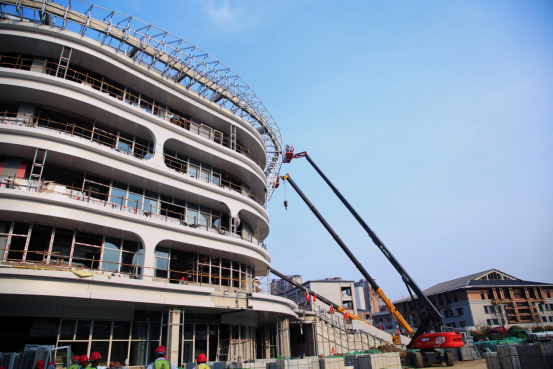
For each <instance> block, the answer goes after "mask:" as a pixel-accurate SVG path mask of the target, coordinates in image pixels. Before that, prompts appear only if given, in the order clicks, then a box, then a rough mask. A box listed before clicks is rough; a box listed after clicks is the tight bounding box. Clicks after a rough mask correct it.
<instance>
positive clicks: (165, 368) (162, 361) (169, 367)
mask: <svg viewBox="0 0 553 369" xmlns="http://www.w3.org/2000/svg"><path fill="white" fill-rule="evenodd" d="M154 354H155V356H156V360H155V361H154V362H153V363H151V364H150V365H148V367H147V368H146V369H177V367H176V366H174V365H173V363H171V362H169V360H167V359H166V358H165V355H166V354H167V350H166V349H165V346H158V348H156V351H155V352H154Z"/></svg>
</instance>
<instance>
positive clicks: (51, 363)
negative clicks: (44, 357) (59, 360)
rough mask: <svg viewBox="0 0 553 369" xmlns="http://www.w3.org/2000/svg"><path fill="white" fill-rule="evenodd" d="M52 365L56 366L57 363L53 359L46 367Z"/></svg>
mask: <svg viewBox="0 0 553 369" xmlns="http://www.w3.org/2000/svg"><path fill="white" fill-rule="evenodd" d="M50 365H53V366H56V363H54V362H53V361H50V362H49V363H48V365H47V366H46V367H49V366H50Z"/></svg>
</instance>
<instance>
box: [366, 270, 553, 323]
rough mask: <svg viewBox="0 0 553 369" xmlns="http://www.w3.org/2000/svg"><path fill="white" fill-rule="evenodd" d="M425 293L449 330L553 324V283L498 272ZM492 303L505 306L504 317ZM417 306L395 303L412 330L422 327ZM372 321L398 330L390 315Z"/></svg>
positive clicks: (375, 316)
mask: <svg viewBox="0 0 553 369" xmlns="http://www.w3.org/2000/svg"><path fill="white" fill-rule="evenodd" d="M423 292H424V294H425V295H426V296H428V298H429V300H430V302H432V304H434V306H436V308H437V309H438V310H439V311H440V313H441V314H442V316H443V317H444V321H443V323H444V325H446V326H448V327H453V328H462V327H469V328H470V327H474V326H476V325H492V326H493V325H514V324H516V325H519V326H528V327H530V326H536V325H550V324H553V298H552V295H553V283H542V282H532V281H524V280H521V279H519V278H516V277H514V276H511V275H509V274H507V273H504V272H501V271H499V270H497V269H489V270H486V271H483V272H479V273H474V274H470V275H467V276H464V277H461V278H457V279H453V280H450V281H446V282H442V283H438V284H436V285H434V286H432V287H430V288H427V289H426V290H424V291H423ZM417 300H418V299H417V298H415V302H417ZM492 301H494V302H497V303H499V304H500V305H501V306H502V311H501V313H494V309H493V307H492V306H493V305H492ZM415 302H413V301H412V300H411V298H405V299H402V300H398V301H395V302H394V305H395V306H396V308H397V309H398V310H399V312H400V313H401V314H402V315H403V316H404V317H405V319H406V320H407V322H408V323H409V324H410V325H411V326H412V327H413V328H417V327H418V325H419V324H420V318H419V316H418V314H417V309H416V307H415ZM418 308H419V310H420V311H421V313H423V312H424V311H425V308H424V306H423V305H422V304H421V303H418ZM373 320H374V324H375V325H376V326H378V325H379V324H380V323H382V328H383V329H384V330H396V322H395V321H394V320H393V318H392V317H391V316H390V314H389V313H388V312H380V313H376V314H373Z"/></svg>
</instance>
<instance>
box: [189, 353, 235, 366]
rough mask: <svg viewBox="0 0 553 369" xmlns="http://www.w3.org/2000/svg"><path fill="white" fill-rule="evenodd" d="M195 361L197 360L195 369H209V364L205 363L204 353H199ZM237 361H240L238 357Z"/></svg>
mask: <svg viewBox="0 0 553 369" xmlns="http://www.w3.org/2000/svg"><path fill="white" fill-rule="evenodd" d="M196 361H197V362H198V366H197V369H209V366H207V365H206V362H207V357H206V356H205V354H199V355H198V360H196ZM238 362H240V359H238Z"/></svg>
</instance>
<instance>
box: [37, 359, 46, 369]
mask: <svg viewBox="0 0 553 369" xmlns="http://www.w3.org/2000/svg"><path fill="white" fill-rule="evenodd" d="M35 368H38V369H44V361H42V360H39V361H37V362H36V364H35Z"/></svg>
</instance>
